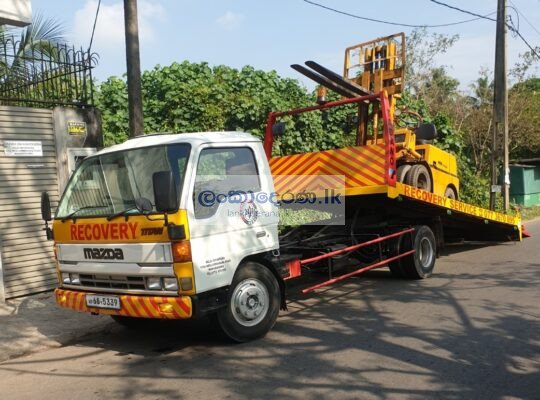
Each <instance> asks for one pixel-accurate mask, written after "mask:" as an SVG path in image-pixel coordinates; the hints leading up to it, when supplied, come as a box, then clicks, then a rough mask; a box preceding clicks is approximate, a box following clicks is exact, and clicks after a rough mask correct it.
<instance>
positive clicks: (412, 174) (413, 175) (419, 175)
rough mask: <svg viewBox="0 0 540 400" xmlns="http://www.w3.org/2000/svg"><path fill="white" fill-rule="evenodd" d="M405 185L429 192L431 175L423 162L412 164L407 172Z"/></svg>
mask: <svg viewBox="0 0 540 400" xmlns="http://www.w3.org/2000/svg"><path fill="white" fill-rule="evenodd" d="M406 183H407V185H410V186H414V187H416V188H419V189H422V190H425V191H426V192H431V191H432V190H433V189H432V188H433V185H432V184H431V175H430V174H429V171H428V169H427V167H426V166H425V165H423V164H416V165H413V166H412V168H411V170H410V171H409V173H408V174H407V182H406Z"/></svg>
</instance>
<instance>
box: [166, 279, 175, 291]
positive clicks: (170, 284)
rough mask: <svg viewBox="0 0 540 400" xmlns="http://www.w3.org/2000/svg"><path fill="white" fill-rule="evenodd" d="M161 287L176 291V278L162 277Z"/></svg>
mask: <svg viewBox="0 0 540 400" xmlns="http://www.w3.org/2000/svg"><path fill="white" fill-rule="evenodd" d="M163 287H164V288H165V290H171V291H173V290H174V291H177V290H178V280H177V279H176V278H163Z"/></svg>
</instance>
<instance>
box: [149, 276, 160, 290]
mask: <svg viewBox="0 0 540 400" xmlns="http://www.w3.org/2000/svg"><path fill="white" fill-rule="evenodd" d="M146 287H147V288H148V289H149V290H161V278H155V277H148V278H146Z"/></svg>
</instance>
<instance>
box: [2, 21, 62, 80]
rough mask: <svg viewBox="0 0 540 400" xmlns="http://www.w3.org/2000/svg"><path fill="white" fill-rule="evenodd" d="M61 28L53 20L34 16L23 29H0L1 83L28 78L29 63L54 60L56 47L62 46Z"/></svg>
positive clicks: (56, 53)
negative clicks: (35, 60)
mask: <svg viewBox="0 0 540 400" xmlns="http://www.w3.org/2000/svg"><path fill="white" fill-rule="evenodd" d="M64 43H65V38H64V28H63V26H62V25H61V24H60V23H59V22H57V21H56V20H54V19H45V18H44V17H43V16H42V15H40V14H37V15H36V16H35V17H34V19H33V21H32V23H31V24H30V25H28V26H27V27H25V28H23V29H18V28H12V29H8V28H6V26H4V25H1V26H0V72H1V74H2V83H5V82H6V81H9V80H13V79H18V80H21V79H23V80H24V78H25V77H26V76H27V75H28V70H29V69H31V68H32V64H31V63H32V60H34V59H40V58H43V59H45V60H53V61H56V60H58V58H59V57H60V53H59V52H58V45H59V44H64Z"/></svg>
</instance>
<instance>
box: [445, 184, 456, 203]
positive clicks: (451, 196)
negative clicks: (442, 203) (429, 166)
mask: <svg viewBox="0 0 540 400" xmlns="http://www.w3.org/2000/svg"><path fill="white" fill-rule="evenodd" d="M444 197H448V198H449V199H452V200H457V199H458V195H457V193H456V189H454V188H453V187H452V186H447V187H446V190H445V191H444Z"/></svg>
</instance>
